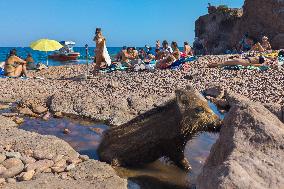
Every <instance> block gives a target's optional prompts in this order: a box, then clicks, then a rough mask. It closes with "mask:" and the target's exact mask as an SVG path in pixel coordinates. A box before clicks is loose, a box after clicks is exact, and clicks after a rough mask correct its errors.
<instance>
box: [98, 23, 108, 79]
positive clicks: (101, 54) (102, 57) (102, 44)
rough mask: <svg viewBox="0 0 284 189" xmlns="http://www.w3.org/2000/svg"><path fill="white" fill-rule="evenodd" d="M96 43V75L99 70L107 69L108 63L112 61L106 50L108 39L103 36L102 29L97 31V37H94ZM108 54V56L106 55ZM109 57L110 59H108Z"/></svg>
mask: <svg viewBox="0 0 284 189" xmlns="http://www.w3.org/2000/svg"><path fill="white" fill-rule="evenodd" d="M94 41H95V42H96V49H95V54H96V57H95V62H96V63H95V69H94V74H96V73H97V72H98V70H99V69H101V68H105V67H107V62H109V61H110V57H109V55H108V53H107V52H105V50H106V39H105V37H104V36H103V34H102V29H101V28H97V29H96V35H95V37H94ZM105 53H107V54H105ZM106 56H108V57H106Z"/></svg>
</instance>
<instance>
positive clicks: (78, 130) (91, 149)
mask: <svg viewBox="0 0 284 189" xmlns="http://www.w3.org/2000/svg"><path fill="white" fill-rule="evenodd" d="M20 128H21V129H23V130H27V131H31V132H36V133H39V134H42V135H54V136H57V137H58V138H61V139H63V140H65V141H66V142H68V143H69V144H70V145H71V146H72V147H73V148H74V149H75V150H76V151H77V152H79V153H80V154H85V155H88V156H89V157H91V158H93V159H96V160H98V154H97V152H96V150H97V148H98V146H99V143H100V141H101V139H102V132H103V131H105V130H106V129H107V128H108V126H106V125H103V124H97V123H94V122H91V121H85V120H76V119H72V118H61V119H57V118H51V119H49V120H48V121H44V120H42V119H34V118H26V119H25V122H24V123H23V124H22V125H21V126H20ZM65 129H68V130H69V131H70V133H68V134H64V130H65Z"/></svg>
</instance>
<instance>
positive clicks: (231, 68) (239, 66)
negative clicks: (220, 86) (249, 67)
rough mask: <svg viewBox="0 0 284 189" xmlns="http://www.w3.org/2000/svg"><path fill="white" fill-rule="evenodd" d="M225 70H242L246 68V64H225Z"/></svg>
mask: <svg viewBox="0 0 284 189" xmlns="http://www.w3.org/2000/svg"><path fill="white" fill-rule="evenodd" d="M223 69H224V70H242V69H244V66H241V65H234V66H224V67H223Z"/></svg>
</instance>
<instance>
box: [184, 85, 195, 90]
mask: <svg viewBox="0 0 284 189" xmlns="http://www.w3.org/2000/svg"><path fill="white" fill-rule="evenodd" d="M186 90H194V88H193V87H192V85H187V86H186Z"/></svg>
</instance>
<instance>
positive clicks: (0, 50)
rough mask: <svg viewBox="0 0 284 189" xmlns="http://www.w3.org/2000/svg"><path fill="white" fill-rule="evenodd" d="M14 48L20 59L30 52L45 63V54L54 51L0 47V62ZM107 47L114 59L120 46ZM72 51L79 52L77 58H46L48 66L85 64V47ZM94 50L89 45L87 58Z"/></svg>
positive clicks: (91, 55)
mask: <svg viewBox="0 0 284 189" xmlns="http://www.w3.org/2000/svg"><path fill="white" fill-rule="evenodd" d="M14 48H15V49H16V50H17V54H18V56H19V57H20V58H22V59H25V58H26V57H27V55H28V53H30V54H31V55H32V57H33V59H34V61H35V63H39V62H41V63H44V64H45V63H46V60H47V56H48V55H50V54H53V53H54V52H47V53H46V52H41V51H34V50H32V49H31V48H29V47H0V62H3V61H5V60H6V58H7V56H8V55H9V52H10V50H12V49H14ZM107 49H108V52H109V54H110V56H111V57H112V59H114V57H115V55H116V54H117V53H118V52H119V51H121V49H122V48H121V47H109V48H107ZM74 51H75V52H79V53H80V55H81V56H80V57H79V59H78V60H76V61H68V62H59V61H54V60H51V59H49V60H48V64H49V66H61V65H66V64H86V57H87V56H86V49H85V47H74ZM94 51H95V47H89V51H88V56H89V58H92V57H94V54H95V53H94ZM90 61H91V62H92V60H89V62H90Z"/></svg>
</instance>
